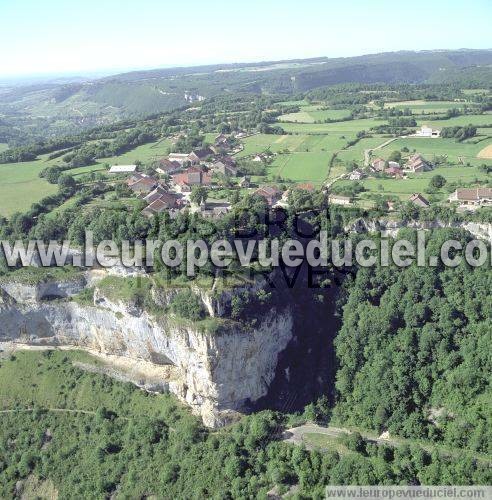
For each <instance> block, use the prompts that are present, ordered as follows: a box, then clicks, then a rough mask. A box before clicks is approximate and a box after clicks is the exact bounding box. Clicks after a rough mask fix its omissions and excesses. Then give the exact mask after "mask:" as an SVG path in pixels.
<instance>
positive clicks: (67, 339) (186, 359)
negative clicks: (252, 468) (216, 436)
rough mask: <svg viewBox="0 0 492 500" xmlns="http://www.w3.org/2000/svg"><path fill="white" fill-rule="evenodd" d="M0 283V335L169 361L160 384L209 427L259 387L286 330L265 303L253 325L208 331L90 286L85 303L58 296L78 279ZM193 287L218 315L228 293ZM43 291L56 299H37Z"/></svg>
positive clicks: (283, 317) (283, 319) (288, 316)
mask: <svg viewBox="0 0 492 500" xmlns="http://www.w3.org/2000/svg"><path fill="white" fill-rule="evenodd" d="M74 283H75V282H74ZM0 286H1V288H0V341H14V342H18V343H24V344H29V345H44V346H50V345H52V346H76V347H80V348H82V349H84V348H85V349H88V350H94V351H97V352H100V353H103V354H108V355H117V356H123V357H126V358H129V359H132V360H145V361H148V362H152V363H154V364H155V365H171V366H173V367H174V368H175V369H174V370H173V373H174V374H175V376H173V377H172V379H170V380H163V381H162V387H166V388H168V389H169V391H171V392H172V393H174V394H175V395H176V396H177V397H178V398H179V399H180V400H181V401H183V402H185V403H187V404H188V405H189V406H190V407H191V408H192V410H193V412H194V413H196V414H198V415H200V416H201V417H202V419H203V421H204V423H205V425H207V426H210V427H217V426H220V425H223V424H225V423H227V422H229V421H230V420H231V419H233V418H234V417H235V416H236V415H237V412H240V411H241V409H242V408H243V406H244V404H245V403H247V402H254V401H256V400H258V399H259V398H261V397H262V396H264V395H265V394H266V393H267V390H268V386H269V384H270V383H271V381H272V380H273V378H274V375H275V369H276V366H277V359H278V355H279V353H280V352H281V351H283V350H284V349H285V348H286V346H287V344H288V343H289V342H290V340H291V339H292V336H293V317H292V313H291V311H290V310H289V308H284V309H283V310H280V311H279V310H277V309H275V308H273V309H272V310H271V311H270V312H269V313H268V314H267V315H266V316H264V317H261V318H257V322H256V323H255V326H254V327H249V326H245V325H243V324H241V323H238V322H233V321H230V320H221V323H220V326H219V328H217V329H216V331H207V330H205V329H204V328H203V327H202V326H200V325H199V324H197V323H194V322H191V321H186V320H182V319H179V318H176V317H175V316H173V315H172V314H162V315H159V317H156V316H152V315H150V314H148V313H147V312H146V311H144V310H143V309H142V308H141V307H139V306H137V305H136V304H132V303H125V302H122V301H113V300H111V299H110V298H108V297H106V296H105V295H104V293H103V292H102V291H101V290H99V289H98V288H97V285H96V289H95V293H94V304H93V305H82V304H79V303H77V302H75V301H72V300H66V299H63V297H67V296H69V295H70V294H72V292H74V293H76V291H80V289H81V287H82V286H81V284H80V283H79V284H78V286H75V284H72V285H71V286H73V289H70V290H69V289H68V285H64V286H62V287H61V288H60V287H58V288H57V287H56V284H54V283H52V284H50V285H49V286H48V285H46V284H43V285H42V286H43V287H45V288H46V290H47V292H46V290H44V288H43V290H41V289H40V288H36V287H32V286H30V287H26V285H19V284H10V285H5V284H2V285H0ZM28 288H29V289H28ZM82 288H83V287H82ZM48 292H49V293H48ZM166 293H168V294H170V295H172V294H173V293H175V291H172V290H169V291H168V292H167V291H166V292H162V291H160V296H159V297H160V300H161V301H162V304H163V305H164V304H166V303H167V304H168V303H169V301H170V300H171V299H170V297H166V296H165V295H166ZM201 293H202V295H203V296H202V300H203V302H204V303H206V305H207V309H208V311H209V313H210V316H220V315H222V313H223V311H224V310H225V308H226V303H227V300H230V297H226V298H225V299H224V300H221V299H220V297H219V298H218V297H217V295H215V296H214V297H213V298H212V297H210V296H205V295H206V294H205V295H204V294H203V292H201ZM46 295H49V296H50V298H52V296H57V297H60V298H61V299H62V300H49V301H47V300H43V297H45V296H46ZM176 373H177V374H178V375H177V376H176Z"/></svg>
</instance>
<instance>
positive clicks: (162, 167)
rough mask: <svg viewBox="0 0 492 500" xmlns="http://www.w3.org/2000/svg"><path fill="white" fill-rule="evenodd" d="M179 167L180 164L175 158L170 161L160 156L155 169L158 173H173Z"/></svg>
mask: <svg viewBox="0 0 492 500" xmlns="http://www.w3.org/2000/svg"><path fill="white" fill-rule="evenodd" d="M180 168H181V164H180V163H179V162H177V161H176V160H174V161H171V160H168V159H167V158H162V159H161V160H159V161H158V166H157V168H156V169H155V170H156V172H157V173H159V174H174V173H175V172H177V171H178V170H179V169H180Z"/></svg>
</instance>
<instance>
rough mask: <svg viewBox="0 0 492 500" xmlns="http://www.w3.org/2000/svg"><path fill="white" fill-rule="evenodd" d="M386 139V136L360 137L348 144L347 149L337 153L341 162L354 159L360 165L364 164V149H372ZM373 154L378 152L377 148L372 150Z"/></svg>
mask: <svg viewBox="0 0 492 500" xmlns="http://www.w3.org/2000/svg"><path fill="white" fill-rule="evenodd" d="M387 140H388V139H387V138H386V137H380V136H375V137H366V138H364V139H361V140H360V141H358V142H357V143H356V144H354V145H353V146H350V147H349V148H348V149H345V150H343V151H340V153H338V158H339V159H340V160H342V161H343V162H345V163H347V162H349V161H356V162H357V163H358V164H359V165H360V166H363V165H364V150H366V149H373V148H375V147H377V146H379V145H381V144H384V142H385V141H387ZM374 154H379V152H378V150H376V151H375V152H374Z"/></svg>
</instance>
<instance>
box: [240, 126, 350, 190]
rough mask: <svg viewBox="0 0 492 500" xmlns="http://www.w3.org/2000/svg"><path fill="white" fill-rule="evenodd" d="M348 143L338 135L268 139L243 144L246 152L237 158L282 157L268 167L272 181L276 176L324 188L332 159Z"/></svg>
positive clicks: (262, 136)
mask: <svg viewBox="0 0 492 500" xmlns="http://www.w3.org/2000/svg"><path fill="white" fill-rule="evenodd" d="M345 144H346V140H345V139H341V138H340V137H337V136H335V135H307V134H299V135H282V136H277V135H265V134H259V135H254V136H251V137H248V138H246V139H245V140H244V151H242V152H241V153H239V154H238V155H237V156H238V157H244V156H248V155H251V154H253V153H259V152H261V151H266V150H267V149H268V150H270V151H272V152H274V153H280V154H277V156H276V157H275V158H274V160H273V162H272V164H271V165H269V166H268V167H267V177H268V179H269V180H271V179H273V178H274V177H276V176H280V177H282V178H283V179H286V180H291V181H294V182H311V183H313V184H321V183H322V181H323V180H324V179H325V178H326V177H327V174H328V166H329V162H330V159H331V157H332V155H333V153H335V152H336V151H338V150H340V149H341V148H342V147H343V146H345Z"/></svg>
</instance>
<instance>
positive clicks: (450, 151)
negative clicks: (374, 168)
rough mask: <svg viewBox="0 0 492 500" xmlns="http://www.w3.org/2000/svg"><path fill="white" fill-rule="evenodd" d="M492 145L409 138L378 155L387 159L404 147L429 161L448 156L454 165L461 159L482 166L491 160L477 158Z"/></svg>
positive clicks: (397, 142)
mask: <svg viewBox="0 0 492 500" xmlns="http://www.w3.org/2000/svg"><path fill="white" fill-rule="evenodd" d="M489 144H492V139H487V140H484V141H480V142H479V143H477V144H474V143H473V142H466V141H465V142H456V141H455V140H454V139H426V138H420V137H413V138H412V137H409V138H406V139H397V140H396V141H394V142H392V143H391V144H388V145H387V146H386V147H384V148H382V149H380V150H378V151H377V155H378V156H381V157H382V158H387V157H388V155H389V154H390V153H391V152H392V151H395V150H399V149H401V148H403V147H406V148H408V149H409V150H410V151H414V150H415V151H417V152H418V153H421V154H422V155H424V156H425V157H426V158H427V159H429V160H432V158H433V157H434V155H437V156H440V155H447V157H448V160H449V161H450V162H452V163H460V161H459V158H460V157H461V158H462V159H463V161H464V162H465V163H467V162H470V163H471V164H475V165H480V164H482V163H488V162H490V161H491V160H486V159H482V158H477V154H478V153H479V152H480V151H481V150H482V149H483V148H485V147H486V146H488V145H489Z"/></svg>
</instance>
